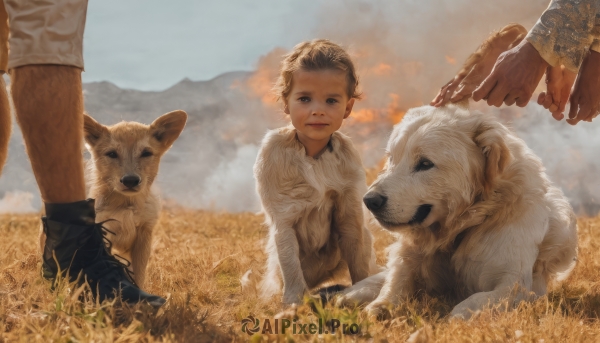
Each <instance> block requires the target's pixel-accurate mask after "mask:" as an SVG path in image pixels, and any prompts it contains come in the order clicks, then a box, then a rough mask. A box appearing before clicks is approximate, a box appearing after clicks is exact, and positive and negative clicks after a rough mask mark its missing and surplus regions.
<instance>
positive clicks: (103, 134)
mask: <svg viewBox="0 0 600 343" xmlns="http://www.w3.org/2000/svg"><path fill="white" fill-rule="evenodd" d="M186 120H187V114H186V113H185V112H184V111H180V110H179V111H173V112H169V113H167V114H165V115H162V116H161V117H159V118H158V119H156V120H155V121H154V122H153V123H152V124H150V125H149V126H148V125H144V124H140V123H136V122H121V123H118V124H116V125H113V126H109V127H107V126H104V125H101V124H99V123H98V122H97V121H95V120H94V119H93V118H92V117H90V116H88V115H85V121H84V131H85V141H86V147H87V148H88V150H89V151H90V153H91V155H92V158H91V159H90V161H89V164H88V167H89V169H90V171H91V173H90V174H91V188H90V192H89V196H90V197H91V198H95V199H96V222H102V221H105V220H109V221H107V222H106V223H104V226H105V227H106V228H107V229H108V230H110V231H112V232H114V234H115V235H114V237H111V236H110V235H109V237H107V238H108V239H109V240H110V241H111V242H112V246H113V248H114V249H115V250H116V252H115V253H116V254H118V255H119V256H122V257H124V258H126V259H128V260H129V261H130V262H131V266H130V269H131V270H132V271H133V273H134V275H133V276H134V278H135V281H136V283H137V284H138V286H139V287H140V288H143V287H144V281H145V278H146V265H147V264H148V259H149V257H150V251H151V245H152V230H153V228H154V226H155V225H156V222H157V220H158V215H159V213H160V208H161V205H160V200H159V198H158V196H157V195H156V194H155V193H153V192H152V190H151V189H150V187H151V186H152V183H153V182H154V179H155V178H156V175H157V173H158V166H159V163H160V158H161V157H162V155H163V154H164V153H165V152H166V151H167V150H168V149H169V148H170V147H171V145H172V144H173V142H174V141H175V140H176V139H177V137H179V134H180V133H181V131H182V130H183V127H184V126H185V122H186Z"/></svg>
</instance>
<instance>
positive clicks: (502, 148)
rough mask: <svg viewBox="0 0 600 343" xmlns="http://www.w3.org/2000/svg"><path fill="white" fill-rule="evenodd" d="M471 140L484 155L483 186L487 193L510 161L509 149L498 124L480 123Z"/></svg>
mask: <svg viewBox="0 0 600 343" xmlns="http://www.w3.org/2000/svg"><path fill="white" fill-rule="evenodd" d="M473 140H474V141H475V144H477V146H478V147H480V148H481V151H482V152H483V155H484V157H485V170H484V187H485V191H486V193H487V192H489V191H491V190H492V189H493V187H494V182H495V180H496V178H497V177H498V176H499V175H500V174H502V172H503V171H504V168H506V166H507V165H508V163H509V162H510V160H511V154H510V150H509V149H508V146H507V145H506V142H505V141H504V136H503V132H502V129H501V127H500V124H496V123H493V124H491V125H490V123H484V124H481V125H480V127H479V129H478V130H477V132H476V134H475V137H474V138H473Z"/></svg>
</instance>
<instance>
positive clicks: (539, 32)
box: [525, 0, 600, 73]
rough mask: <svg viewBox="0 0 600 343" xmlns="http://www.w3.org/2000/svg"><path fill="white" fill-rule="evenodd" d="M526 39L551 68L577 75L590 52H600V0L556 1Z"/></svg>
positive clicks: (551, 3) (553, 0)
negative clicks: (586, 54)
mask: <svg viewBox="0 0 600 343" xmlns="http://www.w3.org/2000/svg"><path fill="white" fill-rule="evenodd" d="M525 39H527V41H529V42H530V43H531V44H532V45H533V46H534V47H535V48H536V50H537V51H538V52H539V53H540V55H541V56H542V58H544V60H546V62H548V63H549V64H550V65H552V66H557V65H560V64H563V65H564V66H565V67H566V68H567V69H569V70H570V71H573V72H575V73H576V72H577V71H578V70H579V66H580V65H581V62H582V61H583V57H584V56H585V52H586V51H587V50H588V49H592V50H594V51H598V52H600V0H552V1H551V2H550V5H549V6H548V8H547V9H546V11H544V13H542V16H541V17H540V19H539V20H538V21H537V23H536V24H535V25H534V26H533V28H532V29H531V30H530V31H529V33H528V34H527V37H525Z"/></svg>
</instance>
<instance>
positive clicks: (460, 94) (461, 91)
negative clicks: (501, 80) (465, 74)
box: [450, 83, 477, 102]
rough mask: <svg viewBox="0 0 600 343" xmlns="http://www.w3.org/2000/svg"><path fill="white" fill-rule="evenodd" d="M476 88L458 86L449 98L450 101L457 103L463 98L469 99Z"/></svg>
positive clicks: (469, 85)
mask: <svg viewBox="0 0 600 343" xmlns="http://www.w3.org/2000/svg"><path fill="white" fill-rule="evenodd" d="M476 86H477V85H476V84H464V83H461V84H460V85H459V88H458V89H457V90H456V91H455V92H454V95H452V97H451V98H450V101H452V102H457V101H460V100H462V99H464V98H465V97H466V98H468V97H470V96H471V95H473V89H475V87H476Z"/></svg>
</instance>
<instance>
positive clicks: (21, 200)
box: [0, 191, 37, 213]
mask: <svg viewBox="0 0 600 343" xmlns="http://www.w3.org/2000/svg"><path fill="white" fill-rule="evenodd" d="M32 201H33V194H31V193H29V192H21V191H15V192H7V193H6V194H5V195H4V197H3V198H2V199H0V213H31V212H37V211H36V209H35V208H34V207H33V205H32Z"/></svg>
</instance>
